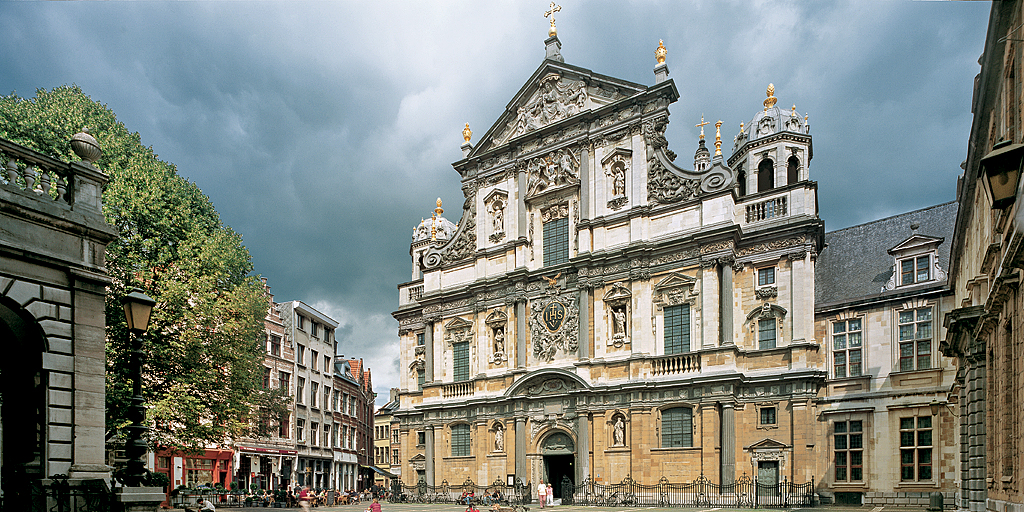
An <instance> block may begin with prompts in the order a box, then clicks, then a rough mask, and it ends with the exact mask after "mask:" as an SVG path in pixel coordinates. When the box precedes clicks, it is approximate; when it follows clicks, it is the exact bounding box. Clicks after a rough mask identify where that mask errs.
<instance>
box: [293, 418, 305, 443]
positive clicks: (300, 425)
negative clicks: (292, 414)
mask: <svg viewBox="0 0 1024 512" xmlns="http://www.w3.org/2000/svg"><path fill="white" fill-rule="evenodd" d="M305 426H306V420H304V419H301V418H299V419H297V420H295V439H296V440H297V441H302V442H305V441H306V438H305Z"/></svg>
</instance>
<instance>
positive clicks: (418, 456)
mask: <svg viewBox="0 0 1024 512" xmlns="http://www.w3.org/2000/svg"><path fill="white" fill-rule="evenodd" d="M424 460H427V457H426V456H424V455H423V454H422V453H417V454H416V455H413V456H412V457H410V458H409V462H420V461H424Z"/></svg>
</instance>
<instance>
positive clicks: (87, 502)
mask: <svg viewBox="0 0 1024 512" xmlns="http://www.w3.org/2000/svg"><path fill="white" fill-rule="evenodd" d="M26 490H27V492H10V491H8V492H6V493H5V496H4V498H3V500H2V501H0V511H2V510H11V511H14V510H18V511H28V512H116V511H119V510H120V508H121V504H120V503H118V502H117V500H116V499H115V497H114V494H113V493H112V491H111V490H110V488H108V487H107V483H106V481H104V480H101V479H96V480H84V481H82V482H81V483H80V484H79V483H76V484H74V485H72V484H71V483H69V482H68V476H67V475H53V476H51V477H50V478H49V480H48V481H46V482H45V483H44V481H40V480H32V481H30V482H29V483H28V485H27V489H26Z"/></svg>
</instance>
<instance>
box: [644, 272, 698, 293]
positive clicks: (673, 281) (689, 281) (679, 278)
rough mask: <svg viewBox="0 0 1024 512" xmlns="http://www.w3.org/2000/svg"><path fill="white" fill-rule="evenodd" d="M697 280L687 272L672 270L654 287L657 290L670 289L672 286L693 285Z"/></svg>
mask: <svg viewBox="0 0 1024 512" xmlns="http://www.w3.org/2000/svg"><path fill="white" fill-rule="evenodd" d="M696 282H697V279H696V278H693V277H690V276H688V275H685V274H677V273H675V272H672V273H671V274H669V275H668V276H667V277H666V278H664V279H662V280H661V281H659V282H658V284H656V285H654V289H655V290H657V291H660V290H669V289H672V288H680V287H683V286H693V283H696Z"/></svg>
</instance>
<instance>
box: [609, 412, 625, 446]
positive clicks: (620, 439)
mask: <svg viewBox="0 0 1024 512" xmlns="http://www.w3.org/2000/svg"><path fill="white" fill-rule="evenodd" d="M612 429H613V430H612V438H613V440H614V442H615V446H626V422H625V421H622V416H621V415H618V416H616V417H615V425H613V427H612Z"/></svg>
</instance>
